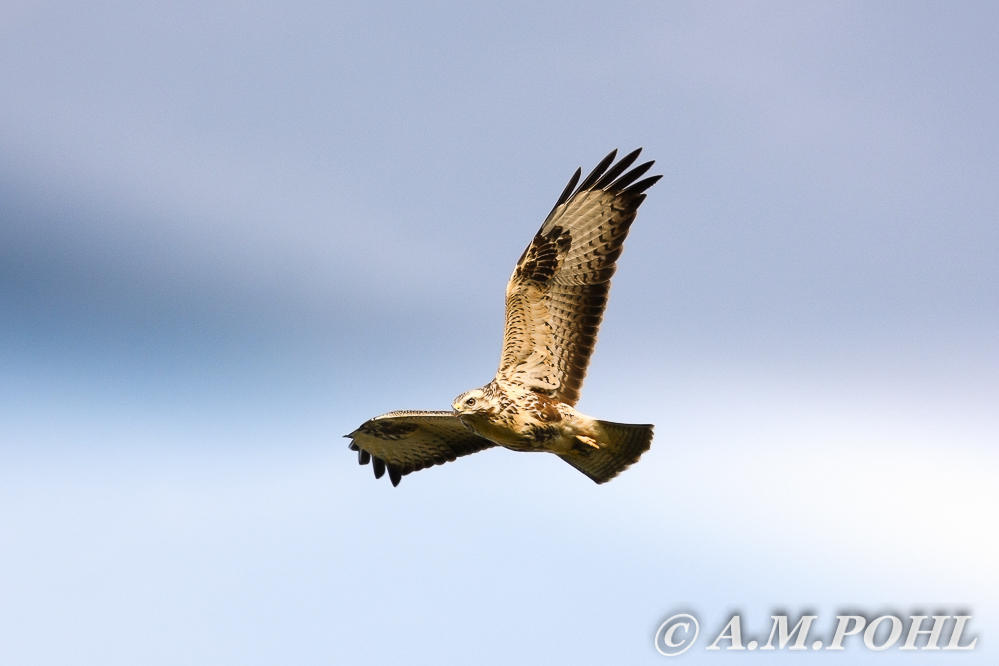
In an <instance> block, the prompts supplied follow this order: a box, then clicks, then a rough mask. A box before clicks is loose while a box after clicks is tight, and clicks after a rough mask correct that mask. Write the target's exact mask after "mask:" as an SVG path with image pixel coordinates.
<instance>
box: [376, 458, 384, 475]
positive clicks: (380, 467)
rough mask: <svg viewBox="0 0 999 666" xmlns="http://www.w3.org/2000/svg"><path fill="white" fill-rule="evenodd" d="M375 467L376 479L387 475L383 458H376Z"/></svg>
mask: <svg viewBox="0 0 999 666" xmlns="http://www.w3.org/2000/svg"><path fill="white" fill-rule="evenodd" d="M373 467H374V468H375V478H376V479H380V478H382V474H384V473H385V461H384V460H382V459H381V458H375V459H374V464H373Z"/></svg>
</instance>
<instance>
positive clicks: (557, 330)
mask: <svg viewBox="0 0 999 666" xmlns="http://www.w3.org/2000/svg"><path fill="white" fill-rule="evenodd" d="M641 150H642V149H641V148H639V149H638V150H635V151H633V152H631V153H629V154H628V155H626V156H625V157H623V158H622V159H621V161H619V162H618V163H617V164H614V165H613V166H611V165H612V163H613V162H614V158H615V157H616V156H617V151H616V150H614V151H611V153H610V154H609V155H607V157H605V158H604V159H603V160H602V161H601V162H600V164H598V165H597V167H596V168H595V169H594V170H593V172H592V173H591V174H590V175H589V176H587V177H586V178H585V179H584V180H583V182H582V183H580V185H579V187H576V183H577V182H578V181H579V176H580V174H581V171H580V170H578V169H577V170H576V173H575V175H573V177H572V179H571V180H570V181H569V184H568V185H567V186H566V188H565V191H564V192H562V196H560V197H559V199H558V202H557V203H556V204H555V207H554V208H553V209H552V212H551V213H550V214H549V215H548V219H546V220H545V223H544V224H543V225H541V229H540V230H538V233H537V234H536V235H535V237H534V240H533V241H532V242H531V244H530V245H529V246H528V247H527V249H526V250H524V254H523V255H522V256H521V258H520V261H518V262H517V267H516V269H514V271H513V276H512V277H511V278H510V283H509V285H508V286H507V290H506V330H505V333H504V337H503V355H502V357H501V360H500V367H499V371H498V372H497V375H496V376H497V378H498V379H504V380H506V381H511V382H514V383H519V384H522V385H524V386H526V387H527V388H529V389H531V390H534V391H538V392H541V393H545V394H547V395H550V396H552V397H554V398H556V399H557V400H559V401H561V402H564V403H566V404H568V405H570V406H571V405H575V404H576V402H577V401H578V400H579V391H580V389H581V388H582V386H583V379H584V378H585V377H586V367H587V365H589V361H590V355H591V354H592V353H593V347H594V345H595V344H596V341H597V329H598V328H599V327H600V322H601V320H602V319H603V313H604V307H605V306H606V305H607V295H608V294H609V292H610V279H611V276H612V275H614V271H615V269H616V268H617V265H616V262H617V258H618V257H619V256H620V255H621V251H622V249H623V247H624V239H625V238H626V237H627V235H628V231H629V229H630V228H631V223H632V222H634V221H635V215H636V214H637V212H638V207H639V206H640V205H641V204H642V202H643V201H644V200H645V194H644V192H645V190H647V189H648V188H650V187H652V185H654V184H655V183H656V181H658V180H659V179H660V178H661V177H662V176H652V177H650V178H645V179H644V180H638V179H639V178H641V176H642V175H644V174H645V172H646V171H648V170H649V168H650V167H651V166H652V164H653V162H645V163H644V164H641V165H639V166H637V167H635V168H634V169H632V170H631V171H628V172H627V173H625V171H626V170H627V169H628V167H630V166H631V165H632V164H634V162H635V160H637V159H638V155H639V153H641ZM622 174H623V175H622ZM636 181H638V182H636ZM574 188H575V189H574Z"/></svg>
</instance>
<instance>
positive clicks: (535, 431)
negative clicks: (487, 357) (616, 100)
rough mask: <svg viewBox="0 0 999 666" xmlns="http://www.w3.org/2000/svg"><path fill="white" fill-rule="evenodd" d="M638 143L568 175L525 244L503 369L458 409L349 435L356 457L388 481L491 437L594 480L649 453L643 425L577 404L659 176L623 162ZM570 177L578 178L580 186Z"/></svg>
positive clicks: (514, 281)
mask: <svg viewBox="0 0 999 666" xmlns="http://www.w3.org/2000/svg"><path fill="white" fill-rule="evenodd" d="M641 151H642V149H641V148H639V149H637V150H635V151H633V152H631V153H629V154H628V155H626V156H624V157H623V158H621V160H620V161H618V162H617V163H616V164H615V163H614V159H615V157H616V156H617V151H616V150H614V151H611V153H610V154H609V155H607V157H605V158H604V159H603V160H601V161H600V163H599V164H598V165H597V166H596V168H594V169H593V172H592V173H590V175H589V176H587V177H586V178H585V179H583V181H582V182H579V177H580V175H581V171H580V170H579V169H577V170H576V173H575V174H574V175H573V177H572V178H571V179H570V180H569V184H568V185H566V187H565V190H564V191H563V192H562V195H561V196H560V197H559V198H558V201H557V202H556V203H555V207H554V208H553V209H552V211H551V213H549V215H548V218H547V219H546V220H545V222H544V224H542V225H541V228H540V229H539V230H538V233H537V234H535V236H534V239H533V240H532V241H531V244H530V245H528V246H527V249H526V250H524V254H523V255H521V257H520V260H519V261H518V262H517V266H516V268H515V269H514V271H513V276H512V277H511V278H510V282H509V284H508V285H507V288H506V328H505V331H504V335H503V353H502V355H501V357H500V365H499V370H498V371H497V372H496V376H495V377H494V378H493V380H492V381H491V382H489V383H488V384H486V385H485V386H483V387H482V388H478V389H474V390H472V391H468V392H466V393H463V394H461V395H460V396H458V397H457V398H455V400H454V402H453V403H452V408H453V410H454V411H450V412H443V411H442V412H420V411H398V412H389V413H388V414H383V415H382V416H376V417H375V418H373V419H370V420H369V421H366V422H365V423H364V424H362V425H361V426H360V427H359V428H358V429H357V430H355V431H354V432H352V433H351V434H349V435H347V437H349V438H350V440H351V443H350V448H351V449H353V450H355V451H357V453H358V460H359V461H360V463H361V464H362V465H363V464H367V463H368V462H372V463H373V465H374V470H375V477H376V478H380V477H381V476H382V475H383V474H384V473H385V472H386V471H387V472H388V474H389V478H390V479H391V481H392V485H398V484H399V480H400V479H401V478H402V477H403V476H404V475H406V474H409V473H410V472H415V471H418V470H421V469H423V468H425V467H430V466H431V465H440V464H442V463H445V462H449V461H452V460H454V459H455V458H457V457H459V456H464V455H468V454H470V453H475V452H476V451H481V450H482V449H485V448H488V447H491V446H497V445H498V446H503V447H506V448H508V449H513V450H515V451H544V452H549V453H554V454H556V455H558V456H559V457H560V458H562V459H563V460H565V461H566V462H567V463H569V464H570V465H572V466H573V467H575V468H576V469H578V470H579V471H581V472H582V473H583V474H585V475H587V476H588V477H589V478H591V479H593V480H594V481H596V482H597V483H604V482H605V481H609V480H610V479H612V478H614V477H615V476H617V474H619V473H620V472H621V471H622V470H624V469H625V468H626V467H628V466H629V465H631V464H632V463H634V462H635V461H637V460H638V458H639V457H640V456H641V455H642V454H643V453H644V452H645V451H648V449H649V446H650V445H651V443H652V426H651V425H630V424H624V423H611V422H609V421H598V420H597V419H594V418H591V417H589V416H585V415H583V414H580V413H579V412H577V411H576V410H575V409H574V406H575V404H576V402H577V401H578V400H579V391H580V389H581V388H582V386H583V379H584V378H585V377H586V367H587V365H588V364H589V361H590V355H591V354H592V353H593V347H594V345H595V344H596V341H597V329H598V328H599V326H600V321H601V319H602V318H603V313H604V307H605V306H606V305H607V295H608V293H609V291H610V279H611V276H612V275H614V271H615V269H616V268H617V259H618V257H619V256H621V251H622V249H623V248H624V239H625V238H626V237H627V235H628V230H629V229H630V228H631V224H632V222H634V221H635V215H636V214H637V212H638V207H639V206H640V205H641V204H642V202H643V201H644V200H645V191H646V190H647V189H649V188H650V187H652V186H653V185H654V184H655V183H656V181H658V180H659V179H660V178H661V177H662V176H651V177H648V178H644V179H642V176H644V175H645V173H646V172H647V171H648V170H649V168H650V167H651V166H652V164H653V163H652V162H645V163H644V164H640V165H638V166H636V167H634V168H632V169H631V170H630V171H629V167H631V165H632V164H634V163H635V161H636V160H637V159H638V155H639V154H640V153H641ZM577 183H578V186H577Z"/></svg>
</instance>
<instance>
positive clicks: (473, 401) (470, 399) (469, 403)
mask: <svg viewBox="0 0 999 666" xmlns="http://www.w3.org/2000/svg"><path fill="white" fill-rule="evenodd" d="M465 404H466V405H468V406H469V407H471V406H472V405H474V404H475V398H469V399H468V400H466V401H465Z"/></svg>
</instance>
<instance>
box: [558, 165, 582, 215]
mask: <svg viewBox="0 0 999 666" xmlns="http://www.w3.org/2000/svg"><path fill="white" fill-rule="evenodd" d="M582 175H583V170H582V169H581V168H577V169H576V173H574V174H572V178H570V179H569V184H568V185H566V186H565V189H564V190H562V194H561V195H559V198H558V201H557V202H556V203H555V206H554V207H553V208H552V210H555V208H558V207H559V206H561V205H562V204H564V203H565V202H566V201H568V200H569V195H570V194H572V191H573V190H574V189H575V188H576V183H578V182H579V177H580V176H582Z"/></svg>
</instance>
